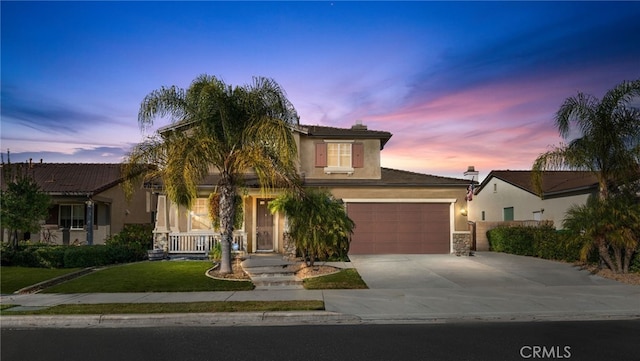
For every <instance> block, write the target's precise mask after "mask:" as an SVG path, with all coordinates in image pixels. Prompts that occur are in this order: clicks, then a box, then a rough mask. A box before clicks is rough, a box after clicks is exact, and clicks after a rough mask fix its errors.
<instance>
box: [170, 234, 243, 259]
mask: <svg viewBox="0 0 640 361" xmlns="http://www.w3.org/2000/svg"><path fill="white" fill-rule="evenodd" d="M168 238H169V242H168V243H169V244H168V250H167V252H168V253H173V254H176V253H204V254H207V253H209V251H210V250H211V248H213V247H214V246H215V245H216V244H217V243H219V242H220V239H221V234H220V233H217V232H211V233H187V232H181V233H169V237H168ZM231 247H232V250H233V251H246V249H247V236H246V232H243V231H234V232H233V240H232V244H231Z"/></svg>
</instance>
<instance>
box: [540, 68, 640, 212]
mask: <svg viewBox="0 0 640 361" xmlns="http://www.w3.org/2000/svg"><path fill="white" fill-rule="evenodd" d="M632 101H640V79H639V80H635V81H630V82H622V83H621V84H619V85H618V86H616V87H615V88H613V89H612V90H610V91H608V92H607V93H606V94H605V95H604V97H603V98H602V100H598V99H597V98H595V97H594V96H591V95H586V94H583V93H578V95H577V96H575V97H570V98H567V99H566V100H565V101H564V103H563V104H562V105H561V106H560V109H559V110H558V112H557V113H556V116H555V123H556V127H557V128H558V131H559V133H560V135H561V136H562V137H563V138H564V139H566V140H569V144H566V145H561V146H558V147H555V148H554V149H552V150H550V151H548V152H546V153H543V154H541V155H540V156H539V157H538V158H537V159H536V160H535V162H534V164H533V184H534V186H535V187H536V188H537V190H538V192H539V193H540V194H542V174H543V172H544V171H545V170H561V169H571V170H584V171H589V172H591V173H593V174H594V175H595V176H596V177H597V179H598V185H599V192H598V194H599V196H600V198H601V199H606V198H608V196H609V192H610V188H611V186H612V185H616V186H622V185H623V184H629V183H633V182H637V181H638V178H640V168H639V166H638V164H639V161H640V108H638V107H637V106H635V107H634V106H632V105H631V104H630V103H631V102H632ZM576 128H577V129H576ZM574 130H577V131H579V133H580V136H579V137H577V138H575V139H573V140H571V139H569V137H570V136H571V135H572V134H574V133H573V131H574Z"/></svg>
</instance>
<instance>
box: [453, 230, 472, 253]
mask: <svg viewBox="0 0 640 361" xmlns="http://www.w3.org/2000/svg"><path fill="white" fill-rule="evenodd" d="M453 252H454V253H455V254H456V256H470V255H471V233H470V232H454V233H453Z"/></svg>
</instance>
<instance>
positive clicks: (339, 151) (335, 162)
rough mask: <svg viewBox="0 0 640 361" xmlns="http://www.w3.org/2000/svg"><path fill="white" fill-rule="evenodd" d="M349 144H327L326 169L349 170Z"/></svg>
mask: <svg viewBox="0 0 640 361" xmlns="http://www.w3.org/2000/svg"><path fill="white" fill-rule="evenodd" d="M351 145H352V144H351V143H327V167H335V168H351Z"/></svg>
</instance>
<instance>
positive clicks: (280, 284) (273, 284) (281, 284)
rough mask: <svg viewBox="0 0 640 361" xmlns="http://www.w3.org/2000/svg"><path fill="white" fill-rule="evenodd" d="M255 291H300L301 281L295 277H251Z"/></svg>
mask: <svg viewBox="0 0 640 361" xmlns="http://www.w3.org/2000/svg"><path fill="white" fill-rule="evenodd" d="M251 281H253V284H254V285H255V286H256V289H269V290H272V289H300V288H302V280H300V279H299V278H298V277H296V276H258V277H251Z"/></svg>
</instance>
